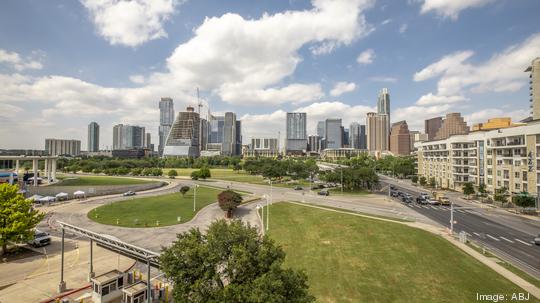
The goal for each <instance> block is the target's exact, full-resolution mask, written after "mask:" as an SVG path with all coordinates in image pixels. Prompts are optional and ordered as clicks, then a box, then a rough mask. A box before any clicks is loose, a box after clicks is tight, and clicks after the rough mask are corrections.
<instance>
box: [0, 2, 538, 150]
mask: <svg viewBox="0 0 540 303" xmlns="http://www.w3.org/2000/svg"><path fill="white" fill-rule="evenodd" d="M539 11H540V1H538V0H520V1H513V0H403V1H394V0H311V1H309V0H288V1H287V0H280V1H275V0H228V1H223V0H151V1H150V0H132V1H119V0H81V1H60V0H48V1H37V0H34V1H30V0H6V1H2V2H1V3H0V125H1V127H0V148H27V149H32V148H33V149H43V148H44V144H45V138H63V139H79V140H81V141H82V149H83V150H84V149H86V144H87V125H88V124H89V123H90V122H92V121H96V122H97V123H98V124H100V126H101V138H100V145H101V148H102V149H104V148H106V147H107V146H109V147H110V146H111V145H112V127H113V125H115V124H118V123H124V124H132V125H140V126H144V127H146V129H147V131H149V132H151V133H152V140H153V142H154V143H157V129H158V125H159V110H158V102H159V99H160V98H161V97H171V98H173V100H174V106H175V111H177V112H178V111H181V110H184V109H185V107H186V106H188V105H196V103H197V93H196V91H197V88H199V90H200V98H201V100H202V102H203V103H204V104H205V108H204V109H203V112H205V113H206V112H207V111H208V110H210V111H211V112H212V113H214V114H219V113H223V112H226V111H233V112H235V113H236V114H237V117H238V118H239V119H241V120H242V127H243V129H242V132H243V141H244V143H247V142H249V140H250V139H251V138H253V137H278V132H281V138H283V134H284V128H285V113H286V112H289V111H301V112H306V113H307V119H308V134H315V133H316V124H317V121H321V120H324V119H326V118H342V119H343V124H344V126H345V127H348V125H349V124H350V123H351V122H360V123H361V124H364V123H365V115H366V113H367V112H370V111H375V107H376V101H377V94H378V92H379V90H381V89H382V88H388V89H389V91H390V100H391V120H392V122H397V121H400V120H406V121H407V123H408V124H409V128H410V129H411V130H421V131H422V130H423V124H424V120H425V119H427V118H431V117H436V116H441V115H445V114H446V113H450V112H461V113H462V114H463V115H464V117H465V119H466V121H467V122H468V123H469V125H471V124H472V123H478V122H482V121H485V120H487V119H488V118H491V117H500V116H507V117H511V118H513V119H515V120H519V119H523V118H526V117H527V116H528V115H529V98H530V97H529V88H528V85H529V78H528V74H527V73H525V72H524V70H525V69H526V67H527V66H528V65H529V64H530V62H531V61H532V60H533V59H534V58H535V57H538V56H540V22H538V12H539ZM156 145H157V144H156Z"/></svg>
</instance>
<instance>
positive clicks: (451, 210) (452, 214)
mask: <svg viewBox="0 0 540 303" xmlns="http://www.w3.org/2000/svg"><path fill="white" fill-rule="evenodd" d="M450 234H451V235H453V234H454V202H452V201H450Z"/></svg>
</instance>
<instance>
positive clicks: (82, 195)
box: [73, 190, 86, 199]
mask: <svg viewBox="0 0 540 303" xmlns="http://www.w3.org/2000/svg"><path fill="white" fill-rule="evenodd" d="M73 196H75V198H79V199H80V198H86V193H85V192H84V191H82V190H78V191H76V192H74V193H73Z"/></svg>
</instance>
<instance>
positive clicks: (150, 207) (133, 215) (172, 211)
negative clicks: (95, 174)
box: [88, 186, 222, 227]
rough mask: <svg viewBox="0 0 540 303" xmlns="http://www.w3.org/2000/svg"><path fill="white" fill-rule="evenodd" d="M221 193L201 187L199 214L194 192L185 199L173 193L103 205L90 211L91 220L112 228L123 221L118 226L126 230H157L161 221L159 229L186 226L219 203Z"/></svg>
mask: <svg viewBox="0 0 540 303" xmlns="http://www.w3.org/2000/svg"><path fill="white" fill-rule="evenodd" d="M221 191H222V189H217V188H210V187H204V186H201V187H199V188H198V189H197V204H196V210H197V211H196V212H193V190H192V189H190V191H189V192H187V193H186V195H185V197H182V195H181V194H180V193H171V194H166V195H161V196H153V197H144V198H134V199H130V200H125V201H120V202H115V203H111V204H106V205H102V206H100V207H98V208H95V209H93V210H92V211H90V212H89V213H88V218H90V219H91V220H94V221H96V222H98V223H102V224H108V225H117V224H116V219H119V220H120V221H119V224H118V226H124V227H146V226H156V221H158V220H159V226H165V225H174V224H179V223H185V222H187V221H189V220H191V219H192V218H193V217H194V216H195V214H196V213H197V212H198V211H199V210H201V209H202V208H203V207H205V206H207V205H209V204H211V203H214V202H216V201H217V195H218V194H219V193H220V192H221ZM96 214H97V216H96ZM178 216H180V217H181V222H178V221H177V217H178ZM137 219H138V222H137V221H136V220H137Z"/></svg>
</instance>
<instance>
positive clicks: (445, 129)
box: [435, 113, 469, 140]
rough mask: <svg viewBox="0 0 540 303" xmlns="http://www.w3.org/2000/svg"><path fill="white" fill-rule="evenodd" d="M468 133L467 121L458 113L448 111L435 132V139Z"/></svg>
mask: <svg viewBox="0 0 540 303" xmlns="http://www.w3.org/2000/svg"><path fill="white" fill-rule="evenodd" d="M467 133H469V127H468V126H467V122H465V120H464V119H463V117H462V116H461V114H460V113H449V114H446V117H445V118H444V120H443V121H442V124H441V127H440V128H439V130H437V133H436V134H435V140H443V139H446V138H448V137H450V136H453V135H464V134H467Z"/></svg>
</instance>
